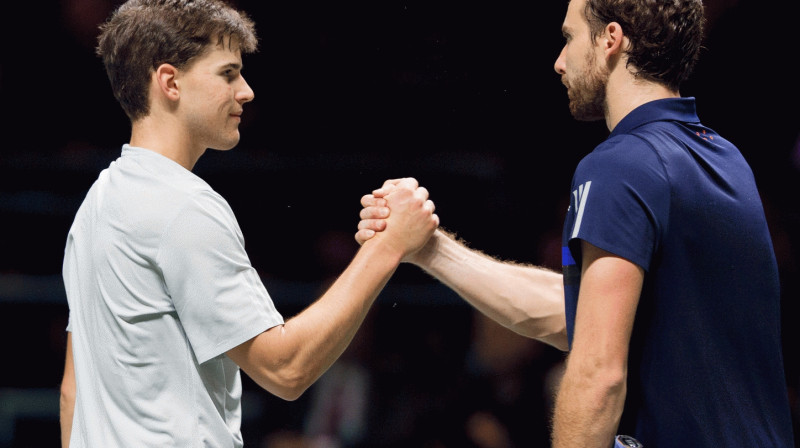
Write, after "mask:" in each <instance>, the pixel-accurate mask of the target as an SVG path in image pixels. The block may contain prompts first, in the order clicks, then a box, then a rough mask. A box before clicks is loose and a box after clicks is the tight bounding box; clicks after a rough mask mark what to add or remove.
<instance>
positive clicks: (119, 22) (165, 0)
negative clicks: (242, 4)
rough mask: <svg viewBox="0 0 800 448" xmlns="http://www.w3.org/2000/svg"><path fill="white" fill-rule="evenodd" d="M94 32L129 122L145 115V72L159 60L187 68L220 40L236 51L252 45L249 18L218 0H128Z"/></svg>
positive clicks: (147, 78) (249, 50) (252, 27)
mask: <svg viewBox="0 0 800 448" xmlns="http://www.w3.org/2000/svg"><path fill="white" fill-rule="evenodd" d="M100 31H101V32H100V36H99V38H98V46H97V54H98V56H100V57H101V58H102V59H103V64H104V65H105V68H106V73H107V74H108V79H109V80H110V81H111V89H112V90H113V92H114V96H115V97H116V98H117V100H118V101H119V103H120V105H121V106H122V109H123V110H124V111H125V113H126V114H127V115H128V117H129V118H130V119H131V121H136V120H138V119H140V118H142V117H145V116H147V115H148V114H149V112H150V110H149V98H148V86H149V84H150V76H151V74H152V73H153V71H154V70H155V69H157V68H158V66H159V65H161V64H164V63H169V64H172V65H174V66H175V67H177V68H186V67H189V66H190V65H191V63H192V62H193V61H194V60H195V59H196V58H197V57H198V56H202V55H203V54H205V52H206V51H208V50H209V48H210V46H211V45H212V44H223V43H224V42H225V41H226V40H227V42H228V43H229V44H230V45H236V46H237V47H238V50H239V51H241V52H242V53H252V52H255V51H256V49H257V47H258V40H257V37H256V34H255V25H254V23H253V21H252V20H251V19H250V18H249V17H248V16H247V14H245V13H244V12H240V11H237V10H235V9H233V8H232V7H231V6H229V5H228V4H226V3H224V2H223V1H221V0H129V1H127V2H125V3H124V4H122V5H121V6H120V7H119V8H117V9H116V10H115V11H114V12H113V13H112V15H111V17H110V18H109V19H108V20H107V21H106V22H105V23H104V24H102V25H101V26H100ZM214 40H215V41H214Z"/></svg>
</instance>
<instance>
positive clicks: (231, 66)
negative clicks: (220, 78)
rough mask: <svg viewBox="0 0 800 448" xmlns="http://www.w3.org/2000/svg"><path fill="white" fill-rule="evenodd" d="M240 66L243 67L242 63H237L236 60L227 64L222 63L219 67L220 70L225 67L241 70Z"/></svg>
mask: <svg viewBox="0 0 800 448" xmlns="http://www.w3.org/2000/svg"><path fill="white" fill-rule="evenodd" d="M242 68H243V65H242V64H240V63H238V62H228V63H227V64H225V65H223V66H222V67H220V68H219V69H220V70H227V69H233V70H241V69H242Z"/></svg>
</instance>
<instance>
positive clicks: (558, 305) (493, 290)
mask: <svg viewBox="0 0 800 448" xmlns="http://www.w3.org/2000/svg"><path fill="white" fill-rule="evenodd" d="M409 261H410V262H411V263H413V264H415V265H417V266H419V267H421V268H422V269H423V270H425V271H426V272H428V273H429V274H431V275H432V276H434V277H436V278H437V279H438V280H439V281H441V282H442V283H444V284H445V285H447V286H448V287H450V288H451V289H453V291H455V292H456V293H458V294H459V295H460V296H461V297H462V298H463V299H464V300H466V301H467V302H468V303H469V304H471V305H472V306H474V307H475V308H476V309H478V310H479V311H481V312H482V313H484V314H485V315H487V316H488V317H490V318H491V319H493V320H495V321H497V322H498V323H500V324H501V325H503V326H505V327H507V328H509V329H511V330H513V331H515V332H517V333H519V334H521V335H523V336H527V337H530V338H535V339H538V340H540V341H542V342H545V343H547V344H550V345H552V346H554V347H556V348H558V349H561V350H567V333H566V318H565V316H564V286H563V279H562V276H561V274H559V273H556V272H553V271H551V270H549V269H545V268H539V267H534V266H527V265H520V264H515V263H509V262H502V261H499V260H497V259H494V258H491V257H489V256H487V255H484V254H482V253H480V252H478V251H476V250H473V249H470V248H468V247H466V246H465V245H464V244H462V243H461V242H459V241H457V240H456V239H454V238H453V237H452V236H451V235H449V234H447V233H446V232H444V231H443V230H441V229H439V230H437V231H436V232H434V235H433V237H431V239H430V240H429V241H428V243H427V244H426V245H425V246H424V247H423V249H421V250H420V251H419V252H417V253H415V254H413V256H412V257H410V258H409Z"/></svg>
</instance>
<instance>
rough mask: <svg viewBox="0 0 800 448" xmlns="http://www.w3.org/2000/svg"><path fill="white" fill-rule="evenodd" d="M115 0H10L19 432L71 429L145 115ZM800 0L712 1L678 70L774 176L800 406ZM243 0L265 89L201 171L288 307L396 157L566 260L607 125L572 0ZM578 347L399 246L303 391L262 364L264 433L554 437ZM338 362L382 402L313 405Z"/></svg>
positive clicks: (327, 259) (510, 250)
mask: <svg viewBox="0 0 800 448" xmlns="http://www.w3.org/2000/svg"><path fill="white" fill-rule="evenodd" d="M119 3H120V2H113V1H103V0H70V1H66V0H62V1H56V0H45V1H39V2H13V4H6V5H4V12H3V18H2V23H3V25H4V26H3V27H0V28H2V31H0V33H2V34H0V36H2V37H3V40H2V41H3V42H4V46H3V50H2V52H3V53H2V58H0V104H2V111H3V117H2V119H0V131H2V133H1V134H0V135H1V136H2V139H1V140H0V142H2V143H0V145H2V148H1V149H0V214H1V215H0V217H2V228H3V232H1V233H0V340H1V341H2V344H3V353H4V355H5V356H4V357H3V358H4V361H3V363H2V366H3V367H2V368H0V372H1V373H0V447H2V446H15V447H16V446H56V445H57V438H58V425H57V409H58V404H57V397H58V395H57V386H58V384H59V381H60V378H61V373H62V369H63V350H64V336H65V335H64V327H65V325H66V315H67V307H66V299H65V297H64V294H63V285H62V283H61V279H60V269H61V261H62V256H63V249H64V243H65V241H66V235H67V231H68V229H69V226H70V224H71V222H72V218H73V216H74V214H75V212H76V210H77V208H78V206H79V205H80V202H81V200H82V199H83V196H84V195H85V193H86V190H87V189H88V188H89V186H90V185H91V183H92V182H93V181H94V179H95V178H96V177H97V174H98V173H99V171H100V170H102V169H103V168H105V167H106V166H107V165H108V163H109V162H110V161H112V160H113V159H115V158H116V157H117V156H118V155H119V152H120V146H121V145H122V143H125V142H127V139H128V137H129V130H130V129H129V123H128V121H127V118H126V117H125V115H124V114H123V112H122V110H121V109H120V107H119V106H118V104H117V103H116V102H115V100H114V98H113V96H112V94H111V91H110V88H109V86H108V81H107V79H106V77H105V72H104V70H103V67H102V63H101V61H100V60H99V59H98V58H97V57H96V56H94V53H93V46H94V43H95V39H96V28H97V25H98V24H99V23H100V22H102V21H103V20H104V19H105V18H106V17H107V16H108V14H109V13H110V12H111V10H112V9H113V8H114V7H115V6H116V5H118V4H119ZM273 3H277V4H273ZM797 3H798V2H777V1H773V2H769V1H767V2H765V1H755V0H738V1H737V0H713V1H712V0H709V1H707V2H706V8H707V14H708V19H709V26H708V33H707V40H706V48H705V50H704V52H703V55H702V57H701V60H700V63H699V65H698V67H697V69H696V71H695V76H694V77H693V78H692V79H691V81H690V82H688V83H687V84H686V85H685V86H684V87H683V89H682V94H683V95H684V96H695V97H697V105H698V113H699V115H700V117H701V119H702V120H703V122H704V123H705V124H706V125H708V126H710V127H711V128H713V129H715V130H717V131H718V132H720V133H721V134H722V135H724V136H726V137H727V138H728V139H730V140H732V141H733V142H735V143H737V144H738V146H739V147H740V149H741V151H742V153H743V154H744V156H745V157H746V158H747V160H748V161H749V162H750V164H751V165H752V167H753V170H754V172H755V176H756V179H757V182H758V183H759V187H760V189H761V193H762V199H763V200H764V204H765V208H766V210H767V215H768V220H769V223H770V226H771V228H772V235H773V239H774V243H775V249H776V253H777V256H778V261H779V264H780V268H781V273H782V282H783V289H784V292H783V311H784V312H783V316H784V323H783V334H784V341H785V342H784V356H785V362H786V372H787V386H788V392H789V394H790V397H791V400H792V404H793V406H794V411H795V422H797V421H798V417H797V416H798V415H800V412H799V411H798V404H797V398H798V391H797V386H798V382H799V381H800V365H798V363H799V362H800V356H798V352H797V347H798V345H797V343H796V341H797V340H798V329H797V324H796V320H797V316H798V304H797V299H798V249H797V247H798V237H799V236H800V235H798V230H800V227H798V225H799V224H800V204H799V203H798V200H797V198H796V195H797V191H798V169H799V168H800V144H799V140H798V138H799V137H800V113H798V107H797V104H798V100H800V93H799V91H798V90H799V89H798V82H797V80H798V78H797V72H796V69H793V68H791V67H793V66H794V65H795V61H794V60H795V59H796V58H797V54H798V53H797V52H798V43H800V38H798V35H797V33H796V29H795V24H794V21H795V18H796V17H797V12H798V5H797ZM236 4H237V5H238V6H240V7H241V8H242V9H244V10H245V11H247V12H248V13H249V14H250V15H251V16H252V18H253V19H254V20H255V22H256V25H257V30H258V34H259V37H260V40H261V45H260V51H259V52H258V53H256V54H254V55H249V56H246V57H245V59H244V62H245V70H244V75H245V78H246V79H247V80H248V82H249V83H250V85H251V86H252V87H253V89H254V91H255V92H256V100H255V101H254V102H253V103H250V104H248V105H246V106H245V114H244V117H243V120H244V121H243V123H242V125H241V127H240V129H241V132H242V140H241V143H240V145H239V146H238V147H237V148H235V149H234V150H232V151H228V152H224V153H220V152H215V151H209V152H207V153H206V155H205V156H203V158H201V159H200V161H199V163H198V164H197V166H196V167H195V170H194V171H195V172H196V173H197V174H198V175H200V176H201V177H203V178H204V179H205V180H206V181H208V182H209V184H211V186H212V187H214V188H215V189H216V190H217V191H219V192H220V193H221V194H222V195H223V196H224V197H225V198H226V199H227V200H228V201H229V203H230V204H231V206H232V208H233V210H234V212H235V213H236V215H237V217H238V219H239V223H240V225H241V227H242V231H243V233H244V236H245V241H246V245H247V250H248V253H249V254H250V257H251V261H252V262H253V265H254V266H255V267H256V268H257V269H258V270H259V272H260V273H261V275H262V276H263V278H264V282H265V285H266V286H267V289H268V290H269V291H270V293H271V295H272V296H273V299H274V300H275V302H276V305H277V306H278V309H279V310H281V312H282V313H283V314H284V315H285V316H286V317H290V316H291V315H293V314H294V313H296V312H298V311H300V310H301V309H302V308H303V307H305V306H307V305H308V304H309V303H311V302H312V301H313V300H314V299H315V298H316V297H317V296H318V294H319V293H320V292H321V291H322V289H323V288H324V285H325V283H326V282H327V281H329V280H330V279H331V278H332V277H333V276H335V275H336V274H337V273H338V272H340V271H341V269H342V268H343V266H344V264H345V263H346V262H347V261H348V260H349V258H350V257H351V256H352V254H353V252H354V251H355V250H356V244H355V242H354V240H353V233H354V232H355V229H356V224H357V221H358V211H359V209H360V205H359V199H360V197H361V195H363V194H365V193H368V192H369V191H371V190H372V189H373V188H376V187H378V186H379V185H380V184H381V183H382V182H383V180H384V179H386V178H395V177H404V176H414V177H416V178H417V179H418V180H419V181H420V183H421V184H422V185H424V186H426V187H427V188H428V189H429V190H430V192H431V198H432V199H433V200H434V201H435V203H436V205H437V213H438V214H439V216H440V218H441V220H442V225H443V226H444V227H446V228H448V229H450V230H453V231H456V232H457V233H458V235H459V236H460V237H462V238H464V239H465V240H467V241H468V242H469V243H470V245H472V246H473V247H476V248H480V249H482V250H483V251H484V252H486V253H488V254H491V255H495V256H498V257H500V258H503V259H511V260H517V261H520V262H525V263H534V264H539V265H545V266H550V267H553V268H556V269H557V268H559V264H560V260H559V257H560V247H559V245H560V240H559V239H560V231H561V223H562V219H563V213H564V211H565V210H566V201H567V200H568V196H567V195H568V188H569V182H570V178H571V175H572V170H573V168H574V166H575V164H576V163H577V162H578V160H580V158H581V157H582V156H583V155H584V154H586V153H587V152H589V151H590V150H591V148H592V147H593V146H594V145H596V144H597V143H599V142H600V141H602V139H603V138H604V137H605V136H606V135H607V131H606V129H605V127H604V124H603V123H599V122H598V123H579V122H575V121H574V120H573V119H572V118H571V116H570V115H569V111H568V109H567V99H566V92H565V89H564V88H563V86H562V85H561V84H560V82H559V78H558V76H557V75H556V74H555V72H554V71H553V63H554V61H555V58H556V57H557V56H558V53H559V51H560V50H561V46H562V44H563V42H562V37H561V32H560V25H561V21H562V19H563V15H564V13H565V11H566V1H553V2H497V1H494V2H467V3H464V2H446V1H378V2H348V3H347V4H336V3H334V2H261V1H257V0H248V1H245V0H241V1H238V2H236ZM754 306H757V304H754ZM562 358H563V355H562V354H561V353H560V352H558V351H556V350H555V349H552V348H550V347H546V346H543V345H541V344H539V343H537V342H534V341H530V340H525V339H523V338H520V337H518V336H516V335H514V334H513V333H511V332H509V331H508V330H505V329H503V328H499V327H497V326H496V325H495V324H493V323H491V322H487V321H486V320H485V319H483V318H481V317H480V316H479V315H477V314H476V313H475V312H474V311H473V310H472V309H471V308H469V307H468V306H467V305H465V304H464V303H463V302H461V301H460V299H459V298H458V297H457V296H455V295H454V294H453V293H452V292H450V291H449V290H447V289H446V288H444V287H442V286H441V285H439V284H437V283H436V282H434V281H432V280H431V279H429V278H428V277H427V276H425V275H424V274H422V273H420V271H418V270H417V269H416V268H414V267H411V266H401V268H400V269H399V271H398V273H397V275H396V277H394V278H393V280H392V281H391V282H390V284H389V286H388V287H387V289H386V290H385V291H384V293H382V294H381V296H380V297H379V299H378V301H377V303H376V305H375V307H374V308H373V310H372V311H371V312H370V315H369V317H368V319H367V322H365V326H364V328H362V330H361V331H360V332H359V335H358V336H357V338H356V340H355V341H354V345H353V346H352V347H351V349H350V350H348V352H347V353H346V354H345V356H344V357H343V359H342V361H340V362H337V364H336V365H335V366H334V369H332V370H331V371H330V372H329V373H328V374H326V375H325V376H323V379H322V380H321V382H320V383H318V385H315V386H314V387H312V389H310V390H309V391H308V392H307V393H306V394H305V395H304V397H302V398H301V399H300V400H298V401H296V402H292V403H286V402H282V401H280V400H278V399H275V398H274V397H271V396H270V395H269V394H267V393H266V392H263V391H261V390H259V389H257V388H256V387H255V386H254V385H253V384H252V383H251V382H250V381H249V379H247V378H244V381H245V394H244V404H243V406H244V414H245V415H244V417H245V420H244V422H243V433H244V437H245V443H246V445H248V446H263V447H267V446H268V447H270V448H291V447H311V446H314V447H320V446H325V447H336V446H341V447H346V446H353V447H355V446H370V447H395V446H397V447H400V446H405V447H407V446H414V447H423V446H424V447H470V446H475V447H478V446H480V447H514V446H523V445H525V446H544V445H545V444H546V440H547V439H546V433H547V413H548V412H549V410H550V401H549V400H550V393H551V383H550V381H552V380H553V378H554V377H557V375H558V368H559V366H560V362H561V360H562ZM337 385H338V386H342V387H349V388H351V389H345V390H346V391H347V392H346V393H345V397H347V398H348V399H349V400H350V401H351V402H350V403H348V404H346V405H345V408H348V409H350V410H354V409H355V410H357V409H360V408H359V404H358V403H359V401H358V398H359V397H361V399H362V400H363V401H361V403H362V404H363V405H364V406H365V411H364V412H362V413H360V414H359V413H355V415H351V416H349V417H346V418H345V420H346V421H347V422H349V426H347V425H345V426H339V427H338V429H329V430H325V429H322V426H324V425H318V424H317V422H318V421H328V422H331V421H335V420H336V418H335V415H338V414H336V413H335V412H334V413H331V412H327V413H326V412H324V409H325V406H324V405H325V404H326V403H332V402H336V400H335V399H332V398H330V395H328V394H329V393H332V392H331V391H336V390H337V389H336V387H337ZM329 386H330V387H329ZM326 397H327V398H326ZM318 415H325V416H327V417H326V418H320V420H317V416H318ZM334 426H335V425H334ZM319 434H329V435H330V437H329V438H327V439H322V438H321V437H320V436H319ZM323 441H326V442H325V443H327V445H326V444H324V443H323ZM312 443H316V445H312Z"/></svg>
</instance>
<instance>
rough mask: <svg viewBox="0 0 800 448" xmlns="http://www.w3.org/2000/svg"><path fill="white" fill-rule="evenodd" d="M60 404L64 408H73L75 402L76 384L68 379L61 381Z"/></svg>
mask: <svg viewBox="0 0 800 448" xmlns="http://www.w3.org/2000/svg"><path fill="white" fill-rule="evenodd" d="M59 404H60V407H61V409H62V410H71V409H72V407H73V406H74V404H75V384H74V383H70V382H68V381H64V382H62V383H61V397H60V399H59Z"/></svg>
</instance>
